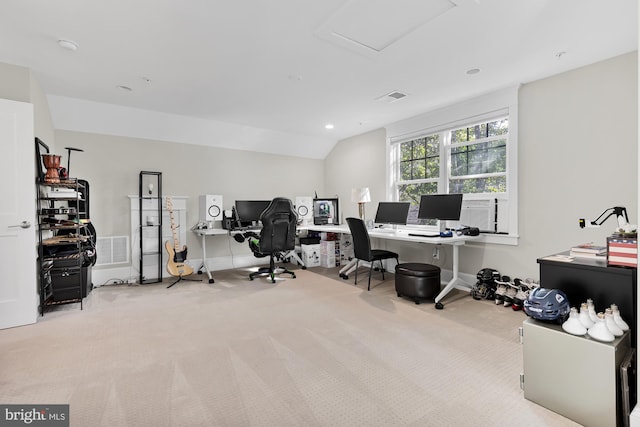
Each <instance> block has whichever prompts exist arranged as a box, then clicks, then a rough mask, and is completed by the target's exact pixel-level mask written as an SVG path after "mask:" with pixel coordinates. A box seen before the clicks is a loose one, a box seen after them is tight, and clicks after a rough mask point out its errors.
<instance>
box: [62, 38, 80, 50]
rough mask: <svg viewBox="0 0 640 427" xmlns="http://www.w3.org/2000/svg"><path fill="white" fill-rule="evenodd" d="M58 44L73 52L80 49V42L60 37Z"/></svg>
mask: <svg viewBox="0 0 640 427" xmlns="http://www.w3.org/2000/svg"><path fill="white" fill-rule="evenodd" d="M58 46H60V47H61V48H63V49H67V50H70V51H72V52H75V51H76V50H78V43H76V42H72V41H71V40H64V39H60V40H58Z"/></svg>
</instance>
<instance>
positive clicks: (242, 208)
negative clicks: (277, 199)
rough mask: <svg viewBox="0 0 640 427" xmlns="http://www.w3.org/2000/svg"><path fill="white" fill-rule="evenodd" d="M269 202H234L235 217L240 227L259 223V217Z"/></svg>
mask: <svg viewBox="0 0 640 427" xmlns="http://www.w3.org/2000/svg"><path fill="white" fill-rule="evenodd" d="M270 203H271V200H236V215H237V216H238V221H240V224H241V225H242V226H249V225H252V223H255V222H258V221H260V215H261V214H262V212H263V211H264V210H265V209H266V208H267V206H269V204H270Z"/></svg>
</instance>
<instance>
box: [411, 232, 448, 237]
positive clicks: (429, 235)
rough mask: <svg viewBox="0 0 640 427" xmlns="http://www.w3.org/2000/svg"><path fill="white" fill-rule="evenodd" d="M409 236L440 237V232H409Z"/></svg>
mask: <svg viewBox="0 0 640 427" xmlns="http://www.w3.org/2000/svg"><path fill="white" fill-rule="evenodd" d="M409 236H413V237H440V233H438V234H418V233H409Z"/></svg>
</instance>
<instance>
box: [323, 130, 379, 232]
mask: <svg viewBox="0 0 640 427" xmlns="http://www.w3.org/2000/svg"><path fill="white" fill-rule="evenodd" d="M347 141H348V142H344V143H339V144H337V145H336V146H335V147H334V148H333V150H331V152H330V153H329V155H328V156H327V157H326V158H325V160H324V175H325V188H326V193H325V194H320V193H319V192H318V195H319V196H322V197H329V196H335V195H337V196H338V197H339V199H340V210H341V215H340V216H341V217H342V218H341V221H340V222H341V223H344V222H345V218H347V217H350V216H355V217H357V216H358V204H357V203H353V202H351V189H352V188H361V187H369V190H370V192H371V200H372V203H367V204H365V213H366V217H367V219H373V217H374V216H375V214H376V208H377V206H378V203H377V202H378V201H380V200H385V188H386V187H385V179H386V172H385V171H386V167H387V162H386V155H385V146H386V145H385V144H386V141H385V131H384V129H379V130H375V131H373V132H368V133H365V134H362V135H359V136H356V137H353V138H350V139H349V140H347Z"/></svg>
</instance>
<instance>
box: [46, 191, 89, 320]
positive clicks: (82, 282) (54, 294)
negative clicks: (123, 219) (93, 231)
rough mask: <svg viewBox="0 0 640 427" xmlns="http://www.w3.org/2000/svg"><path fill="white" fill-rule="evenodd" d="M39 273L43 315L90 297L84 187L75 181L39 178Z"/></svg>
mask: <svg viewBox="0 0 640 427" xmlns="http://www.w3.org/2000/svg"><path fill="white" fill-rule="evenodd" d="M37 185H38V204H37V206H38V212H37V213H38V270H39V275H40V315H44V311H45V308H46V307H49V306H53V305H57V304H67V303H74V302H79V303H80V309H82V300H83V298H84V297H85V296H86V295H87V293H88V290H87V283H86V281H87V279H86V277H85V274H84V271H83V268H82V265H83V245H84V244H86V243H87V242H88V241H89V240H90V238H91V237H90V236H89V235H88V233H87V232H86V231H85V230H86V224H87V222H88V219H85V218H86V215H85V212H84V211H81V209H82V207H81V206H84V203H82V202H83V201H84V200H83V198H82V190H83V188H84V187H83V186H82V184H80V182H79V180H78V179H76V178H69V179H65V180H61V181H60V182H56V183H50V182H44V180H40V179H38V181H37Z"/></svg>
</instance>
